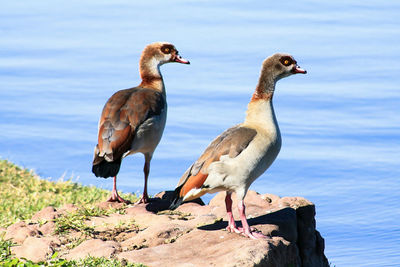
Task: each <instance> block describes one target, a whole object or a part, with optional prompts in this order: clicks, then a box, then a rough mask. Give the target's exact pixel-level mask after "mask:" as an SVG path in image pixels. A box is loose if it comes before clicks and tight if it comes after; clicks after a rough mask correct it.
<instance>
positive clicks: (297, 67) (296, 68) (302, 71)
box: [292, 65, 307, 74]
mask: <svg viewBox="0 0 400 267" xmlns="http://www.w3.org/2000/svg"><path fill="white" fill-rule="evenodd" d="M292 73H294V74H296V73H302V74H306V73H307V71H306V70H304V69H302V68H300V66H297V65H296V66H294V67H293V69H292Z"/></svg>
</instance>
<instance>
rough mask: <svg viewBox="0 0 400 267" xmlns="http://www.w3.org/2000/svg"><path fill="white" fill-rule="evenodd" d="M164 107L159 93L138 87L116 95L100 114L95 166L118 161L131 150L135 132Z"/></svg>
mask: <svg viewBox="0 0 400 267" xmlns="http://www.w3.org/2000/svg"><path fill="white" fill-rule="evenodd" d="M163 108H164V97H163V95H162V94H161V93H159V92H157V91H154V90H150V89H145V88H140V87H136V88H131V89H125V90H121V91H118V92H116V93H115V94H114V95H113V96H112V97H111V98H110V99H109V100H108V101H107V103H106V104H105V106H104V108H103V112H102V114H101V118H100V122H99V134H98V145H97V147H96V151H95V158H94V161H93V164H96V163H97V162H99V161H102V160H104V159H106V160H107V161H114V160H119V159H120V158H121V157H122V155H123V154H124V153H125V152H127V151H128V150H129V149H130V148H131V145H132V142H133V139H134V136H135V132H136V129H137V128H138V127H139V126H140V125H141V124H142V123H143V122H144V121H145V120H146V119H148V118H149V117H150V116H153V115H159V114H161V110H162V109H163Z"/></svg>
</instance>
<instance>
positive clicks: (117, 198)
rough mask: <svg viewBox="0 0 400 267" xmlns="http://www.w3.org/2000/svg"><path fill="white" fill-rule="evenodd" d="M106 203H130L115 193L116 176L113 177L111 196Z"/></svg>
mask: <svg viewBox="0 0 400 267" xmlns="http://www.w3.org/2000/svg"><path fill="white" fill-rule="evenodd" d="M107 201H108V202H121V203H126V204H129V203H131V202H130V201H129V200H125V199H123V198H122V197H120V195H118V191H117V176H114V183H113V189H112V191H111V196H110V198H109V199H107Z"/></svg>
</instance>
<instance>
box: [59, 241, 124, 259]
mask: <svg viewBox="0 0 400 267" xmlns="http://www.w3.org/2000/svg"><path fill="white" fill-rule="evenodd" d="M119 249H121V246H120V244H118V243H117V242H114V241H103V240H100V239H90V240H87V241H84V242H82V244H80V245H79V246H77V247H76V248H74V249H72V250H71V251H69V253H68V254H67V255H65V258H66V259H68V260H76V259H82V258H86V257H88V256H93V257H105V258H110V257H111V256H112V255H114V254H115V253H116V252H117V251H118V250H119Z"/></svg>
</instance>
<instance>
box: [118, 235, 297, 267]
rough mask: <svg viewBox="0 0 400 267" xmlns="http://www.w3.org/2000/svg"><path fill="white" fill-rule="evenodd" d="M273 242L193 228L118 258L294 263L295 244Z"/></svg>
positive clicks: (156, 262)
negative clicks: (161, 243)
mask: <svg viewBox="0 0 400 267" xmlns="http://www.w3.org/2000/svg"><path fill="white" fill-rule="evenodd" d="M274 242H275V241H274V240H251V239H249V238H246V237H241V236H238V235H236V234H232V233H228V232H226V231H202V230H198V229H195V230H193V231H191V232H190V233H188V234H186V235H184V236H182V237H181V238H179V239H178V240H177V241H176V242H174V243H171V244H165V245H162V246H156V247H150V248H143V249H141V250H135V251H129V252H122V253H120V254H118V255H117V258H118V259H119V260H123V259H126V260H127V261H129V262H139V263H143V264H145V265H148V266H290V264H292V265H293V266H297V265H298V260H299V257H298V255H297V254H298V252H297V248H296V246H295V245H293V244H291V243H289V242H286V244H285V243H283V242H282V241H281V242H279V241H277V242H278V243H279V245H278V246H276V247H275V246H274V245H273V243H274Z"/></svg>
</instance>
